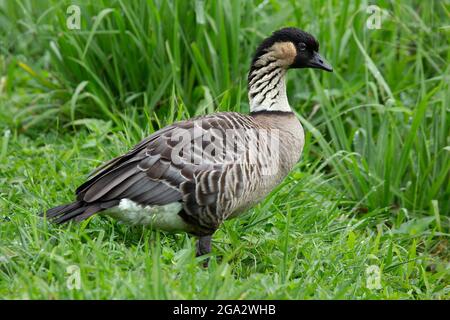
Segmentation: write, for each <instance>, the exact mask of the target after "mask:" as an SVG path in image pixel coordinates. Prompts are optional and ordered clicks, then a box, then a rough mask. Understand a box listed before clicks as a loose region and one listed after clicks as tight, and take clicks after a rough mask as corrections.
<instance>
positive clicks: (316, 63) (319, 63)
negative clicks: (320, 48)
mask: <svg viewBox="0 0 450 320" xmlns="http://www.w3.org/2000/svg"><path fill="white" fill-rule="evenodd" d="M308 67H310V68H316V69H322V70H325V71H328V72H333V67H332V66H331V65H330V64H329V63H328V62H327V61H326V60H325V59H324V58H322V56H321V55H320V54H319V53H317V52H314V55H313V57H312V58H311V60H309V62H308Z"/></svg>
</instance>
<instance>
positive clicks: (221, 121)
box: [46, 28, 331, 255]
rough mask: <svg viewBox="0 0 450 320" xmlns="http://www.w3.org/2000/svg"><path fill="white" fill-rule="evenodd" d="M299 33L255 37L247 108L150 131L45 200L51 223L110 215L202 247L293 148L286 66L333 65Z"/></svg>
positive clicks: (277, 171)
mask: <svg viewBox="0 0 450 320" xmlns="http://www.w3.org/2000/svg"><path fill="white" fill-rule="evenodd" d="M317 51H318V44H317V41H316V40H315V39H314V38H313V37H312V36H311V35H309V34H307V33H306V32H303V31H301V30H299V29H295V28H285V29H281V30H279V31H277V32H275V33H274V34H273V35H272V36H271V37H269V38H267V39H266V40H264V41H263V43H262V44H261V45H260V46H259V48H258V49H257V51H256V54H255V56H254V58H253V61H252V65H251V68H250V72H249V76H248V81H249V83H248V89H249V90H248V92H249V101H250V111H251V112H250V114H248V115H246V114H241V113H237V112H221V113H215V114H211V115H206V116H202V117H198V118H193V119H189V120H185V121H180V122H177V123H174V124H172V125H169V126H167V127H165V128H163V129H161V130H159V131H156V132H155V133H153V134H152V135H150V136H149V137H147V138H146V139H144V140H143V141H141V142H140V143H139V144H137V145H136V146H135V147H134V148H132V149H131V150H130V151H129V152H128V153H126V154H124V155H121V156H119V157H117V158H115V159H112V160H111V161H109V162H108V163H106V164H105V165H103V166H102V167H100V168H99V169H97V170H96V173H95V174H94V175H93V176H92V177H91V178H90V179H89V180H88V181H86V182H85V183H84V184H82V185H81V186H80V187H79V188H78V189H77V190H76V201H75V202H73V203H71V204H68V205H62V206H58V207H55V208H52V209H50V210H48V211H47V213H46V216H47V217H49V218H51V219H52V220H53V221H55V222H57V223H63V222H66V221H70V220H76V221H81V220H84V219H86V218H88V217H90V216H92V215H93V214H96V213H102V214H107V215H110V216H112V217H114V218H117V219H119V220H121V221H124V222H126V223H129V224H143V225H151V226H152V227H154V228H158V229H162V230H166V231H173V232H176V231H183V232H188V233H191V234H194V235H196V236H198V237H200V241H199V243H198V245H197V254H198V255H200V254H205V253H208V252H209V251H210V239H211V235H212V234H213V233H214V231H215V230H217V228H219V226H220V224H221V223H222V222H223V221H224V220H226V219H230V218H234V217H236V216H239V214H241V213H243V212H245V211H246V210H247V209H249V208H251V207H252V206H253V205H255V204H256V203H258V202H259V201H261V200H262V199H264V198H265V197H266V196H267V195H268V194H269V193H270V191H271V190H273V188H274V187H276V186H277V185H278V184H279V183H280V182H281V181H282V180H283V179H284V177H285V176H286V175H287V174H288V173H289V172H290V171H291V169H292V168H293V167H294V166H295V164H296V163H297V161H298V160H299V158H300V156H301V152H302V149H303V145H304V133H303V128H302V126H301V124H300V122H299V121H298V119H297V117H296V115H295V114H294V113H293V112H292V110H291V108H290V106H289V103H288V100H287V96H286V85H285V74H286V72H287V70H288V69H290V68H306V67H312V68H321V69H325V70H328V71H331V67H329V66H328V65H327V64H326V62H324V61H323V59H322V58H321V57H320V56H319V55H318V53H317Z"/></svg>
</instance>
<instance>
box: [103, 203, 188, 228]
mask: <svg viewBox="0 0 450 320" xmlns="http://www.w3.org/2000/svg"><path fill="white" fill-rule="evenodd" d="M181 209H182V204H181V203H179V202H172V203H169V204H166V205H162V206H158V205H151V206H144V205H140V204H138V203H136V202H134V201H132V200H130V199H122V200H120V203H119V205H118V206H117V207H114V208H111V209H109V210H108V211H105V212H104V213H105V214H106V215H109V216H111V217H113V218H115V219H117V220H120V221H122V222H124V223H127V224H130V225H145V226H147V225H148V226H151V227H152V228H155V229H160V230H164V231H171V232H174V231H189V229H190V228H189V225H188V224H187V223H186V222H185V221H184V220H183V218H181V217H180V215H179V214H178V213H179V212H180V211H181Z"/></svg>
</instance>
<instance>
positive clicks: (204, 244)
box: [195, 235, 212, 268]
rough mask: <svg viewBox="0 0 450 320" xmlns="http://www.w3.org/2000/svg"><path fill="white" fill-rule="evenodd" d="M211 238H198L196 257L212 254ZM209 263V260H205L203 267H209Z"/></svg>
mask: <svg viewBox="0 0 450 320" xmlns="http://www.w3.org/2000/svg"><path fill="white" fill-rule="evenodd" d="M211 237H212V236H210V235H209V236H203V237H199V238H198V241H197V245H196V251H195V256H196V257H200V256H203V255H205V254H208V253H210V252H211ZM208 261H209V258H207V259H205V261H204V262H203V266H204V267H205V268H207V267H208Z"/></svg>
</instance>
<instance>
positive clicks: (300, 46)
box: [298, 42, 306, 51]
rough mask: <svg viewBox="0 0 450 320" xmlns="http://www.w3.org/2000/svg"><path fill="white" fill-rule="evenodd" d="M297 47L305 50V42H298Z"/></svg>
mask: <svg viewBox="0 0 450 320" xmlns="http://www.w3.org/2000/svg"><path fill="white" fill-rule="evenodd" d="M298 49H299V50H300V51H305V50H306V44H304V43H303V42H300V43H299V44H298Z"/></svg>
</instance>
